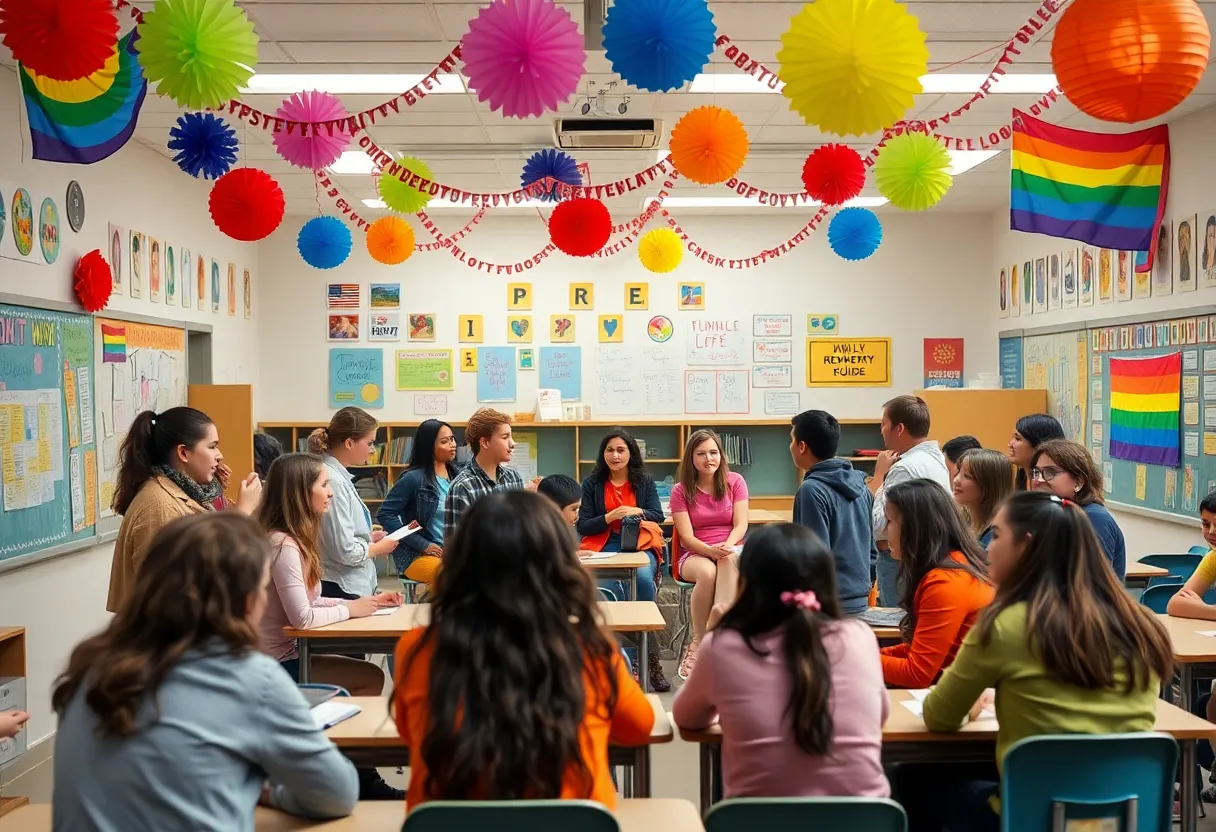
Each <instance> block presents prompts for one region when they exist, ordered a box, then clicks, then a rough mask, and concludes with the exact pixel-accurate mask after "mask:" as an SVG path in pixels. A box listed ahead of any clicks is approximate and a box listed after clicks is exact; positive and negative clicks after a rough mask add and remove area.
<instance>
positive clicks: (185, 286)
mask: <svg viewBox="0 0 1216 832" xmlns="http://www.w3.org/2000/svg"><path fill="white" fill-rule="evenodd" d="M179 251H180V253H181V262H182V268H181V271H179V272H178V274H179V275H180V277H181V280H180V281H179V283H178V291H179V292H181V299H182V309H189V308H190V307H192V306H193V305H194V293H193V292H192V291H190V288H191V287H192V286H193V285H194V256H193V255H191V254H190V249H188V248H186V247H185V246H182V247H181V249H179Z"/></svg>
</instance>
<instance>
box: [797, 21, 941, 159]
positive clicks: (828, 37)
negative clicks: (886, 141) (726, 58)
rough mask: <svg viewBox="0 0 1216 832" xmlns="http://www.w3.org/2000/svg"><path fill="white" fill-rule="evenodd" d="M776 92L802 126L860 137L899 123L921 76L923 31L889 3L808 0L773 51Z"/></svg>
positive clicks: (925, 55)
mask: <svg viewBox="0 0 1216 832" xmlns="http://www.w3.org/2000/svg"><path fill="white" fill-rule="evenodd" d="M777 60H778V61H779V62H780V65H781V77H782V78H783V79H784V80H785V89H784V90H783V93H784V95H785V97H786V98H788V99H789V100H790V105H791V106H792V107H793V108H794V110H796V111H797V112H798V113H799V114H800V115H801V116H802V117H803V118H804V119H806V122H807V123H808V124H813V125H815V126H816V127H818V128H819V129H820V130H822V131H824V132H825V133H836V134H838V135H842V136H861V135H864V134H866V133H873V132H875V131H877V130H881V129H883V128H884V127H889V126H890V125H892V124H894V123H895V122H897V121H899V120H900V119H901V118H903V116H904V113H906V112H907V111H908V108H909V107H911V106H912V103H913V98H914V96H916V95H917V94H919V93H920V92H921V91H922V87H921V83H920V77H921V76H922V75H924V74H925V73H927V72H928V71H929V50H928V48H927V47H926V46H925V33H924V32H922V31H921V29H920V24H919V23H918V22H917V20H916V18H915V17H913V16H912V15H910V14H909V13H908V10H907V9H906V8H905V7H904V6H903V5H902V4H900V3H896V2H895V0H815V2H814V3H807V4H806V5H805V6H803V7H802V11H800V12H798V14H796V15H794V17H793V19H791V20H790V28H789V31H787V32H786V33H785V34H783V35H782V36H781V49H780V50H778V51H777Z"/></svg>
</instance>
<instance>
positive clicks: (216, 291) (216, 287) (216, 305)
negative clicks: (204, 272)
mask: <svg viewBox="0 0 1216 832" xmlns="http://www.w3.org/2000/svg"><path fill="white" fill-rule="evenodd" d="M211 311H212V312H219V311H220V261H219V260H216V259H215V258H214V257H212V258H211Z"/></svg>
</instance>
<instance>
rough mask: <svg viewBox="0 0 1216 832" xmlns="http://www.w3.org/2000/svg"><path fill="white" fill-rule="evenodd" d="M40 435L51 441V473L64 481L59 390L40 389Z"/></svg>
mask: <svg viewBox="0 0 1216 832" xmlns="http://www.w3.org/2000/svg"><path fill="white" fill-rule="evenodd" d="M38 435H39V437H41V438H43V439H46V440H47V441H48V442H50V443H51V475H52V476H53V477H54V479H55V482H62V481H63V474H64V471H63V418H62V417H61V416H60V413H59V391H58V390H39V391H38Z"/></svg>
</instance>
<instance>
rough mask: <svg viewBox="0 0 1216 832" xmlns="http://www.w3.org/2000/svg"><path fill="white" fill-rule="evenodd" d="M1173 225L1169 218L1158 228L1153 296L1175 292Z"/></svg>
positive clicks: (1162, 295)
mask: <svg viewBox="0 0 1216 832" xmlns="http://www.w3.org/2000/svg"><path fill="white" fill-rule="evenodd" d="M1172 241H1173V225H1172V224H1171V223H1170V222H1169V221H1168V220H1167V221H1166V222H1163V223H1161V225H1160V226H1158V228H1157V256H1156V259H1154V260H1153V297H1164V296H1165V295H1172V294H1173V293H1174V271H1173V261H1174V258H1173V256H1172V255H1173V245H1172Z"/></svg>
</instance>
